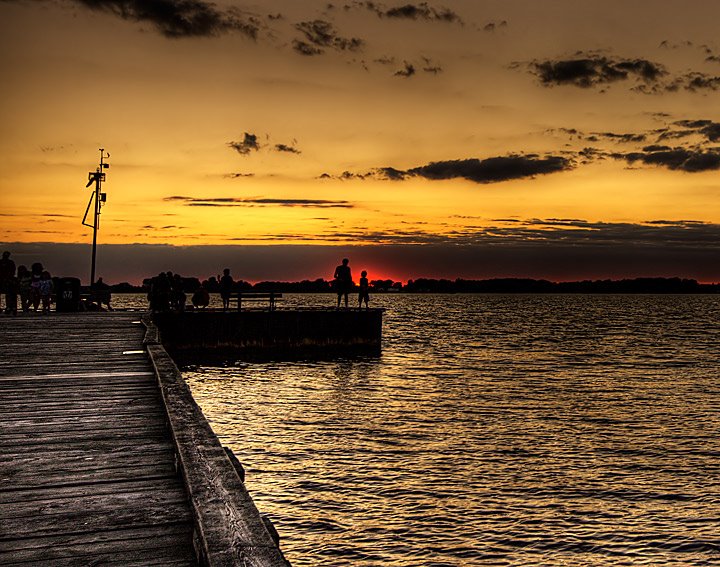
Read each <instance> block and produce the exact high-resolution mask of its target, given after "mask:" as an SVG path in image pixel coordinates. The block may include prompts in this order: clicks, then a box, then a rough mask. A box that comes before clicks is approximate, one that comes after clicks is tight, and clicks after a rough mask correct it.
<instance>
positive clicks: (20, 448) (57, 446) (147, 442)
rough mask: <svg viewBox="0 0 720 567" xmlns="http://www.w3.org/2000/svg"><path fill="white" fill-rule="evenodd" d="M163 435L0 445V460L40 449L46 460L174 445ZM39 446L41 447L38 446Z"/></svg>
mask: <svg viewBox="0 0 720 567" xmlns="http://www.w3.org/2000/svg"><path fill="white" fill-rule="evenodd" d="M164 433H165V435H161V436H160V437H159V438H157V439H151V438H147V437H145V436H141V437H136V438H134V439H133V438H131V437H124V438H118V439H105V440H100V441H97V440H90V439H85V438H84V437H78V438H76V439H73V440H68V441H66V442H64V443H49V444H48V443H45V444H44V445H41V446H37V445H13V446H0V462H4V461H5V460H9V459H12V458H13V457H14V456H21V455H26V454H28V453H37V452H39V451H41V452H42V453H43V454H45V455H47V458H48V460H52V458H53V456H54V455H56V454H58V453H66V454H68V455H71V454H74V453H78V452H85V453H88V454H90V455H93V454H102V453H111V452H113V451H120V452H122V451H134V452H141V451H146V450H147V451H153V447H166V446H167V447H173V446H174V445H173V444H172V442H171V441H170V440H169V439H168V437H167V432H164ZM39 447H41V448H39Z"/></svg>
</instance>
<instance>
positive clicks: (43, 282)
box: [38, 270, 53, 315]
mask: <svg viewBox="0 0 720 567" xmlns="http://www.w3.org/2000/svg"><path fill="white" fill-rule="evenodd" d="M38 287H39V289H40V299H42V312H43V313H44V314H45V315H48V314H49V313H50V299H51V296H52V292H53V282H52V279H51V278H50V272H48V271H47V270H45V271H44V272H43V273H42V274H41V275H40V285H39V286H38Z"/></svg>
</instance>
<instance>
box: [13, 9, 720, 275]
mask: <svg viewBox="0 0 720 567" xmlns="http://www.w3.org/2000/svg"><path fill="white" fill-rule="evenodd" d="M186 5H187V4H183V3H180V2H173V1H172V0H168V1H167V2H166V3H165V4H164V8H165V9H164V10H159V11H155V12H150V11H149V10H148V8H147V4H146V3H145V4H144V3H143V2H139V1H137V2H135V1H129V2H119V1H116V0H84V1H79V0H58V1H54V2H50V1H42V0H39V1H35V2H27V1H4V2H0V70H1V71H2V76H3V78H4V79H3V83H4V84H3V88H2V89H1V90H0V101H1V104H0V124H1V125H2V132H1V133H2V136H0V211H2V212H1V213H0V214H1V215H2V221H3V222H2V225H1V227H0V241H3V242H5V243H7V244H8V246H11V245H12V243H38V242H43V243H64V244H70V243H88V242H90V239H91V235H90V231H89V230H88V229H86V228H85V227H83V226H81V224H80V218H81V217H82V213H83V212H84V210H85V206H86V204H87V200H88V198H89V191H90V190H89V189H85V188H84V185H85V182H86V179H87V172H88V171H92V170H94V168H95V166H96V164H97V158H98V156H99V154H98V151H97V150H98V148H100V147H104V148H106V149H107V150H108V151H109V152H110V154H111V158H110V160H109V161H110V163H111V168H110V169H109V170H108V178H107V183H106V185H105V190H106V191H107V193H108V205H107V207H106V208H105V209H104V210H103V216H102V229H101V232H100V242H102V243H111V244H118V245H125V244H132V243H142V244H170V245H174V246H181V247H182V246H204V245H262V246H268V245H287V244H295V245H300V244H310V245H315V246H326V245H330V246H337V247H341V248H342V247H347V246H351V245H365V246H370V247H378V246H395V247H397V246H406V247H423V246H425V247H428V246H431V245H432V246H435V247H440V248H442V246H447V247H452V246H465V247H478V248H483V247H484V248H487V247H495V246H507V247H508V250H514V249H515V248H513V247H518V246H525V245H527V244H537V243H543V244H544V245H545V248H546V249H550V248H553V247H557V246H561V245H562V246H575V247H581V248H582V247H587V249H588V250H589V251H590V250H591V247H592V246H594V245H596V244H597V243H598V242H600V243H602V245H603V246H605V247H612V246H615V247H616V248H625V247H628V246H631V247H632V246H635V247H640V248H643V247H645V248H647V247H650V248H658V247H660V248H662V247H667V248H668V249H672V250H673V253H676V254H679V255H680V256H681V255H682V251H683V250H686V249H687V250H692V254H693V255H695V254H699V255H697V258H698V260H697V261H698V262H699V263H707V262H713V261H715V259H716V258H717V249H716V248H717V239H716V236H717V235H720V231H719V230H718V228H719V226H720V207H719V206H718V199H717V198H716V196H717V194H718V191H719V190H720V181H719V179H718V169H720V149H718V144H717V142H718V140H720V124H719V122H720V115H719V114H720V111H718V105H717V104H716V102H717V97H718V92H717V89H718V88H720V78H718V75H720V43H717V42H716V40H715V36H716V24H715V23H716V22H717V20H718V16H720V5H717V6H716V5H715V4H714V3H708V2H704V1H689V2H688V1H685V2H680V1H667V0H665V1H657V2H653V3H652V9H649V7H648V3H647V2H641V1H636V2H620V1H602V2H599V1H597V2H596V1H585V2H572V1H554V2H536V1H534V0H522V1H521V0H515V1H512V0H510V1H499V0H498V1H492V2H491V1H470V0H465V1H454V2H451V1H448V2H444V3H443V4H434V3H428V4H423V3H415V4H412V3H410V4H408V3H391V2H389V3H386V4H380V3H375V4H371V3H368V2H360V1H350V2H346V3H342V4H337V5H336V6H335V7H334V8H332V9H328V8H327V5H328V4H327V2H303V3H298V2H290V1H289V0H284V1H280V0H278V1H267V2H263V3H257V4H250V3H242V2H220V3H217V4H211V3H205V2H202V1H201V2H198V3H197V11H196V12H195V13H187V12H185V11H184V8H183V6H186ZM120 6H124V7H125V12H121V11H120V9H119V7H120ZM123 16H124V17H123ZM252 36H254V37H252ZM433 164H434V165H433ZM388 168H392V169H388ZM658 221H662V222H658ZM643 249H644V248H643ZM588 253H589V254H591V252H588ZM703 254H705V255H703ZM680 256H678V257H680ZM693 257H696V256H693ZM433 258H439V256H433V255H428V256H427V259H426V260H423V265H422V266H419V267H418V270H419V271H420V270H421V269H422V270H424V272H423V273H424V274H425V275H433V274H439V273H441V272H442V273H444V270H446V268H442V269H441V268H440V264H441V262H439V261H438V264H437V267H436V266H435V265H434V261H435V260H434V259H433ZM640 260H642V257H641V258H640ZM334 261H335V259H334V258H333V260H332V261H331V262H330V263H332V262H334ZM555 261H561V260H555ZM609 265H612V263H610V264H609ZM689 265H692V262H689ZM654 266H655V267H653V268H652V269H650V267H649V264H648V266H645V267H643V268H642V269H639V270H638V272H642V273H648V270H650V272H652V271H653V270H655V272H657V273H658V275H667V274H666V272H667V271H668V269H669V267H668V268H663V266H662V264H657V265H654ZM565 268H567V266H565ZM646 268H647V269H646ZM188 269H192V268H191V267H189V268H188ZM447 269H448V270H449V269H451V268H447ZM503 269H504V268H503ZM608 269H610V268H608ZM408 270H411V267H408V268H406V269H405V271H403V272H402V273H400V270H399V269H398V270H397V272H398V273H395V274H393V273H388V274H387V275H388V277H393V276H394V277H396V278H406V277H409V276H412V275H413V274H412V273H411V272H410V273H409V272H408ZM463 270H467V262H464V261H463V262H461V263H459V264H458V266H457V272H456V273H457V275H464V276H470V275H473V276H482V275H503V274H504V273H507V270H506V271H505V272H503V271H502V270H499V269H498V270H495V271H493V270H492V269H489V268H488V270H487V271H486V272H482V271H478V270H475V271H474V272H473V274H468V273H463ZM388 271H389V272H392V271H393V270H392V267H390V268H388ZM566 271H567V270H566ZM516 272H517V271H515V272H513V273H516ZM599 272H602V270H599ZM606 272H607V270H606ZM558 273H559V272H558ZM623 273H624V274H625V275H631V274H627V273H626V272H623ZM258 274H259V276H258V277H262V272H258ZM697 274H698V272H697V271H695V272H693V270H692V268H690V269H688V270H687V273H685V274H678V275H688V276H697ZM312 275H313V274H308V277H310V276H312ZM318 275H324V274H318ZM526 275H528V276H536V275H539V274H537V273H535V272H533V273H529V272H528V273H527V274H526ZM597 275H598V276H602V275H603V273H598V274H597ZM607 275H609V276H613V275H615V274H612V273H609V272H607ZM719 275H720V274H719ZM267 277H271V274H270V273H268V275H267ZM703 277H705V278H706V277H712V274H710V275H708V274H705V275H704V276H703Z"/></svg>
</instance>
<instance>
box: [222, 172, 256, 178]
mask: <svg viewBox="0 0 720 567" xmlns="http://www.w3.org/2000/svg"><path fill="white" fill-rule="evenodd" d="M223 177H226V178H228V179H239V178H241V177H255V174H254V173H240V172H234V173H226V174H225V175H223Z"/></svg>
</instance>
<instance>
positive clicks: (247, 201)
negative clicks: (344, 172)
mask: <svg viewBox="0 0 720 567" xmlns="http://www.w3.org/2000/svg"><path fill="white" fill-rule="evenodd" d="M163 201H167V202H180V203H183V204H184V205H187V206H190V207H243V206H245V207H248V206H256V205H261V206H279V207H310V208H341V209H351V208H353V207H354V205H353V204H352V203H351V202H350V201H329V200H326V199H268V198H244V197H214V198H207V199H205V198H201V197H188V196H184V195H172V196H170V197H165V198H164V199H163Z"/></svg>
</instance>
